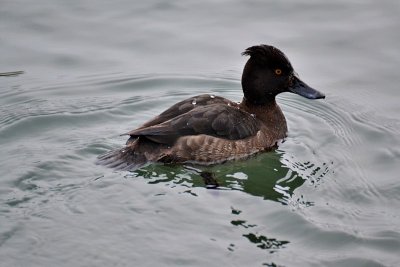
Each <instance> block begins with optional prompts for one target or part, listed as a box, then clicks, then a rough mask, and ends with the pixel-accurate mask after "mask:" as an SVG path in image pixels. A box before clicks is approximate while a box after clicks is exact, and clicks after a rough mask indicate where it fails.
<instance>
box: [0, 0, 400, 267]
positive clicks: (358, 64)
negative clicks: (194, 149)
mask: <svg viewBox="0 0 400 267" xmlns="http://www.w3.org/2000/svg"><path fill="white" fill-rule="evenodd" d="M399 11H400V4H399V2H398V1H394V0H392V1H379V2H376V1H356V0H353V1H336V2H334V3H327V2H323V1H283V2H282V1H281V2H279V3H278V2H277V3H275V2H265V1H246V2H242V1H219V2H218V3H215V2H211V1H202V2H195V1H185V2H179V1H169V2H162V1H137V2H132V1H113V2H112V3H111V2H110V3H108V2H105V1H104V2H102V1H97V2H96V4H94V3H93V2H90V1H87V2H82V1H68V2H65V1H64V2H62V1H38V2H37V3H35V5H27V4H26V3H25V2H23V1H2V3H1V5H0V59H1V61H0V62H1V63H0V72H1V73H3V75H2V76H0V144H1V150H0V163H1V165H0V172H1V175H0V258H1V261H0V266H179V265H181V266H222V265H226V266H398V262H400V256H399V255H400V218H399V217H400V213H399V208H400V197H399V195H400V194H399V193H400V186H399V183H398V178H399V175H398V173H399V171H400V167H399V166H400V164H399V163H400V162H399V159H400V146H399V144H400V142H399V141H400V140H399V134H400V120H399V118H398V114H399V113H400V106H399V105H398V102H399V93H398V84H399V82H400V78H399V75H398V66H399V64H400V51H399V49H398V43H399V41H400V36H399V35H398V29H399V26H400V19H399V17H398V14H399ZM259 43H269V44H273V45H276V46H277V47H279V48H281V49H282V50H283V51H284V52H285V53H286V54H287V55H288V57H289V58H290V60H291V61H292V63H293V65H294V67H295V69H296V71H297V72H298V73H299V75H300V77H301V78H302V79H303V80H304V81H306V82H307V83H309V84H310V85H311V86H313V87H315V88H317V89H319V90H320V91H322V92H324V93H325V94H326V95H327V98H326V99H325V100H318V101H309V100H306V99H303V98H300V97H298V96H296V95H291V94H282V95H281V96H280V97H279V99H278V101H279V104H280V105H281V107H282V109H283V111H284V113H285V116H286V118H287V121H288V127H289V136H288V138H287V139H286V141H285V142H284V143H282V144H281V145H280V147H279V149H278V150H276V151H273V152H270V153H265V154H262V155H258V156H256V157H254V158H251V159H249V160H246V161H239V162H232V163H227V164H223V165H218V166H213V167H210V168H208V169H207V170H208V171H211V172H213V173H214V174H215V176H216V178H217V180H218V182H219V184H220V187H219V189H218V190H215V189H207V188H206V187H205V186H204V183H203V180H202V178H201V177H200V176H199V175H198V173H197V172H196V171H195V170H193V169H191V168H187V167H184V166H163V165H150V166H147V167H145V168H143V169H141V170H138V171H136V172H131V173H130V172H118V171H113V170H110V169H107V168H103V167H102V166H97V165H95V164H94V162H95V159H96V157H97V156H98V155H100V154H101V153H104V152H106V151H108V150H110V149H114V148H118V147H121V146H122V145H123V144H124V143H125V141H126V137H121V136H119V134H121V133H124V132H126V131H128V130H131V129H133V128H135V127H136V126H138V125H140V124H141V123H143V122H145V121H146V120H148V119H150V118H152V117H153V116H155V115H157V114H158V113H160V112H161V111H163V110H164V109H165V108H167V107H169V106H170V105H172V104H174V103H175V102H177V101H178V100H181V99H184V98H187V97H190V96H193V95H196V94H203V93H210V94H213V95H222V96H225V97H227V98H230V99H232V100H235V101H240V99H241V95H242V93H241V87H240V76H241V71H242V68H243V64H244V63H245V60H246V58H245V57H241V56H240V52H242V51H243V50H244V49H245V48H246V47H248V46H251V45H254V44H259ZM21 71H22V72H23V73H21ZM9 72H16V73H9ZM4 73H8V74H4ZM11 74H14V75H11Z"/></svg>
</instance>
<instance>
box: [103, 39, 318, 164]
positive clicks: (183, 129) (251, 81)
mask: <svg viewBox="0 0 400 267" xmlns="http://www.w3.org/2000/svg"><path fill="white" fill-rule="evenodd" d="M242 55H243V56H249V59H248V60H247V62H246V64H245V66H244V69H243V73H242V78H241V84H242V89H243V99H242V101H241V102H234V101H231V100H228V99H226V98H224V97H222V96H216V95H212V94H202V95H197V96H193V97H190V98H188V99H185V100H182V101H180V102H178V103H176V104H174V105H173V106H171V107H170V108H168V109H167V110H165V111H164V112H162V113H161V114H159V115H158V116H156V117H155V118H153V119H151V120H150V121H147V122H146V123H144V124H143V125H141V126H140V127H138V128H136V129H134V130H131V131H129V132H127V133H125V134H123V135H127V136H129V139H128V140H127V142H126V144H125V146H124V147H122V148H120V149H117V150H113V151H110V152H107V153H105V154H103V155H101V156H99V157H98V163H99V164H102V165H105V166H108V167H111V168H114V169H122V170H134V169H137V168H139V167H141V166H143V165H145V164H148V163H155V162H159V163H164V164H169V163H170V164H175V163H176V164H196V165H213V164H221V163H224V162H227V161H231V160H239V159H245V158H248V157H250V156H252V155H255V154H258V153H261V152H266V151H271V150H273V149H276V148H277V147H278V144H279V142H281V141H282V140H284V138H285V137H287V132H288V128H287V123H286V119H285V116H284V114H283V112H282V110H281V108H280V107H279V105H278V104H277V102H276V96H277V95H278V94H280V93H285V92H289V93H294V94H297V95H300V96H302V97H305V98H307V99H323V98H325V95H324V94H323V93H321V92H319V91H317V90H316V89H314V88H312V87H310V86H309V85H307V84H306V83H305V82H303V81H302V80H301V79H300V78H299V76H298V74H297V73H296V72H295V71H294V69H293V67H292V64H291V63H290V61H289V59H288V58H287V57H286V55H285V54H284V53H283V52H282V51H281V50H279V49H278V48H276V47H274V46H272V45H266V44H260V45H255V46H251V47H249V48H247V49H245V51H244V52H243V53H242Z"/></svg>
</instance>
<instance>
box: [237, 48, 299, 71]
mask: <svg viewBox="0 0 400 267" xmlns="http://www.w3.org/2000/svg"><path fill="white" fill-rule="evenodd" d="M242 56H250V57H252V58H254V59H255V60H257V62H259V63H262V64H267V65H281V66H282V65H283V66H285V67H286V68H287V69H290V70H292V69H293V67H292V64H290V61H289V59H288V58H287V57H286V55H285V54H284V53H283V52H282V51H281V50H279V49H278V48H276V47H274V46H272V45H265V44H261V45H255V46H251V47H249V48H247V49H246V50H245V51H244V52H243V53H242Z"/></svg>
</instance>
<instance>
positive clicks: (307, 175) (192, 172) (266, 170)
mask: <svg viewBox="0 0 400 267" xmlns="http://www.w3.org/2000/svg"><path fill="white" fill-rule="evenodd" d="M287 158H288V157H284V152H282V151H278V152H269V153H264V154H260V155H257V156H256V157H253V158H250V159H248V160H244V161H236V162H228V163H225V164H222V165H216V166H208V167H204V166H202V167H199V166H179V165H160V164H153V165H149V166H147V167H145V168H142V169H140V170H137V171H135V172H133V173H132V175H133V176H134V177H143V178H145V179H147V180H148V183H150V184H156V183H164V184H165V185H166V186H169V187H176V186H181V187H183V188H184V190H183V192H182V193H189V194H191V195H193V196H197V194H196V193H194V192H192V191H191V189H192V188H194V187H206V188H208V189H212V190H239V191H242V192H245V193H247V194H250V195H253V196H257V197H262V198H264V199H265V200H272V201H276V202H279V203H281V204H283V205H289V206H292V207H299V206H300V207H308V206H312V205H313V202H310V201H305V200H304V199H303V196H300V197H297V198H294V195H295V194H294V191H295V190H296V189H297V188H298V187H300V186H302V185H303V184H304V183H305V182H306V181H308V182H309V183H310V184H313V185H315V183H316V182H317V183H318V181H319V180H320V179H321V178H322V177H324V176H325V174H326V173H328V172H329V168H328V166H327V164H325V163H323V164H322V165H321V166H317V163H314V164H313V163H311V162H304V163H299V162H290V161H288V160H287ZM288 166H290V168H289V167H288ZM300 174H301V175H300ZM317 174H318V175H317ZM231 209H232V210H231V213H232V214H233V215H236V216H240V215H241V211H240V210H238V209H235V208H233V207H232V208H231ZM230 225H233V226H235V227H238V228H240V229H242V230H241V233H240V234H241V235H242V236H243V237H244V238H245V239H246V240H248V241H249V242H251V243H253V244H255V245H256V247H258V248H260V249H263V250H267V251H268V252H269V253H274V252H276V251H277V250H279V249H281V248H285V245H287V244H289V243H290V242H289V241H287V240H278V239H276V238H271V237H270V236H269V234H268V235H264V234H262V233H259V232H257V225H256V224H254V223H252V222H250V221H248V220H246V219H244V218H237V219H234V220H231V221H230ZM235 246H236V245H235V244H229V246H228V247H227V249H228V250H229V251H231V252H234V251H235ZM266 265H267V266H277V265H275V264H274V263H271V264H266Z"/></svg>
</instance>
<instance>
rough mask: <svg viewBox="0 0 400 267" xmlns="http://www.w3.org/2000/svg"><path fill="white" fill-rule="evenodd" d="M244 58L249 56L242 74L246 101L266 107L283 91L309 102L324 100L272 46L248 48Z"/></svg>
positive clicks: (323, 96) (322, 95) (280, 52)
mask: <svg viewBox="0 0 400 267" xmlns="http://www.w3.org/2000/svg"><path fill="white" fill-rule="evenodd" d="M242 55H247V56H250V58H249V60H248V61H247V63H246V65H245V67H244V70H243V75H242V87H243V93H244V97H245V98H246V101H249V102H250V103H252V104H255V105H263V104H265V103H267V102H269V101H271V100H274V99H275V96H276V95H277V94H279V93H283V92H292V93H295V94H298V95H301V96H303V97H306V98H308V99H319V98H325V95H324V94H322V93H321V92H318V91H317V90H315V89H313V88H311V87H310V86H308V85H307V84H306V83H305V82H303V81H302V80H300V78H299V77H298V76H297V74H296V72H295V71H294V70H293V67H292V64H290V61H289V59H288V58H287V57H286V56H285V54H283V53H282V51H280V50H279V49H277V48H275V47H273V46H270V45H257V46H252V47H249V48H247V49H246V50H245V51H244V52H243V53H242Z"/></svg>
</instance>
